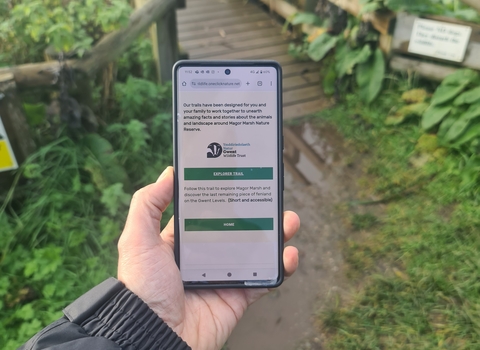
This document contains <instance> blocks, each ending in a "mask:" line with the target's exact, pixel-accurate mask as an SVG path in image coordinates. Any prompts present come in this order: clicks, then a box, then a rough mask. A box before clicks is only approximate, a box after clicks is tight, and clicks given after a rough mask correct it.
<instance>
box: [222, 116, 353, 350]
mask: <svg viewBox="0 0 480 350" xmlns="http://www.w3.org/2000/svg"><path fill="white" fill-rule="evenodd" d="M291 130H293V131H294V133H295V135H296V136H298V137H300V138H301V139H303V140H304V141H305V142H306V144H308V146H309V148H310V151H311V150H313V151H314V152H315V153H316V154H317V155H318V156H319V157H320V158H321V159H322V160H323V161H322V162H313V163H312V162H311V161H309V160H308V159H307V157H306V156H305V152H300V154H299V157H298V163H297V164H296V166H295V167H296V169H297V170H299V171H300V172H301V174H303V175H304V178H303V179H302V178H301V177H299V176H298V174H297V175H296V176H294V175H292V174H293V172H288V171H286V174H285V193H284V198H285V209H291V210H295V211H296V212H297V213H298V214H299V215H300V218H301V221H302V227H301V229H300V231H299V232H298V234H297V235H296V237H295V238H294V239H293V240H292V242H291V244H292V245H295V246H296V247H297V248H298V249H299V251H300V267H299V269H298V271H297V273H296V274H295V275H294V276H293V277H292V278H290V279H289V280H288V281H286V282H285V283H284V284H283V285H282V286H281V287H280V288H279V289H278V290H276V291H274V292H272V293H271V294H270V295H268V296H266V297H265V298H263V299H262V300H260V301H258V302H257V303H256V304H254V305H252V306H251V307H250V309H249V310H248V311H247V313H246V314H245V316H244V317H243V318H242V320H241V321H240V324H239V325H238V327H237V328H236V329H235V331H234V332H233V334H232V335H231V337H230V339H229V341H228V343H227V346H228V349H229V350H245V349H249V350H257V349H259V350H260V349H263V350H270V349H272V350H273V349H275V350H292V349H322V346H321V342H322V341H321V339H320V338H321V336H319V334H321V333H320V332H319V330H318V328H316V325H315V313H316V312H318V310H320V309H321V308H322V307H323V306H324V305H326V303H331V302H333V300H334V299H335V298H334V296H335V294H336V293H341V294H344V293H346V292H348V291H347V288H348V284H347V280H346V278H345V276H344V268H343V258H342V254H341V246H340V242H341V241H342V240H343V239H344V238H345V237H346V235H347V234H348V229H347V228H346V227H345V225H344V223H343V220H342V218H341V217H339V211H338V210H336V209H335V208H336V206H337V205H339V204H341V203H345V201H346V200H349V199H352V198H354V197H355V195H356V189H355V183H356V178H357V174H358V170H357V169H356V168H357V167H356V166H355V163H354V164H353V165H352V164H350V165H349V166H347V165H346V159H347V158H348V156H349V154H348V150H346V148H345V147H344V144H343V140H342V138H341V137H340V136H339V135H338V133H337V132H336V130H335V129H334V128H332V127H329V126H325V127H321V128H314V127H312V126H311V124H309V123H305V124H302V125H297V126H296V127H295V128H294V129H291ZM287 147H288V145H287ZM310 151H309V150H308V149H306V152H307V153H308V152H310ZM314 163H317V164H316V166H314ZM307 182H308V183H307Z"/></svg>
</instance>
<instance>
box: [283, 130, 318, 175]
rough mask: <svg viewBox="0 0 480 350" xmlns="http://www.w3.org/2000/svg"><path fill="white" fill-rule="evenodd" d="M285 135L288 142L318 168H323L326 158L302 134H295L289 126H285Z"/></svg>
mask: <svg viewBox="0 0 480 350" xmlns="http://www.w3.org/2000/svg"><path fill="white" fill-rule="evenodd" d="M283 136H284V138H285V142H286V143H290V144H291V145H293V146H294V147H295V148H296V149H298V150H299V151H300V152H301V153H303V155H304V156H305V157H307V159H308V160H309V161H310V162H311V163H312V164H313V165H314V166H315V168H317V169H322V168H323V166H324V164H325V160H324V159H322V158H321V157H320V156H319V155H318V154H317V153H316V152H315V151H314V150H313V148H312V147H310V145H309V144H308V143H306V142H305V140H304V139H302V138H301V137H300V136H298V135H297V134H295V133H294V132H293V131H292V130H290V129H289V128H283Z"/></svg>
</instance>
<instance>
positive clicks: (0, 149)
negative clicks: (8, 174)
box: [0, 117, 18, 171]
mask: <svg viewBox="0 0 480 350" xmlns="http://www.w3.org/2000/svg"><path fill="white" fill-rule="evenodd" d="M17 168H18V164H17V160H16V159H15V155H14V154H13V151H12V147H11V146H10V142H9V141H8V136H7V132H6V131H5V128H4V127H3V123H2V118H1V117H0V171H7V170H13V169H17Z"/></svg>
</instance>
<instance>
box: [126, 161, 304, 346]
mask: <svg viewBox="0 0 480 350" xmlns="http://www.w3.org/2000/svg"><path fill="white" fill-rule="evenodd" d="M172 196H173V168H172V167H168V168H167V169H165V171H164V172H163V173H162V175H160V177H159V178H158V180H157V182H156V183H154V184H151V185H149V186H146V187H144V188H142V189H140V190H139V191H137V192H136V193H135V195H134V196H133V199H132V203H131V206H130V212H129V214H128V218H127V222H126V224H125V229H124V230H123V233H122V236H121V237H120V240H119V242H118V251H119V261H118V279H119V280H120V281H122V282H123V283H124V284H125V285H126V287H127V288H128V289H130V290H131V291H132V292H133V293H135V294H136V295H138V296H139V297H140V298H141V299H142V300H143V301H145V302H146V303H147V304H148V306H149V307H150V308H151V309H152V310H153V311H154V312H155V313H156V314H157V315H158V316H159V317H161V318H162V319H163V321H164V322H166V323H167V324H168V325H169V326H170V327H171V328H172V329H173V330H174V331H175V332H176V333H177V334H178V335H179V336H180V337H181V338H182V339H183V340H185V341H186V342H187V344H188V345H190V347H192V349H195V350H197V349H199V350H204V349H205V350H206V349H220V348H221V347H222V346H223V344H224V343H225V342H226V341H227V338H228V336H229V335H230V333H231V332H232V330H233V328H234V327H235V325H236V324H237V322H238V321H239V320H240V318H241V317H242V315H243V313H244V312H245V310H246V309H247V306H249V305H250V304H252V303H253V302H254V301H256V300H257V299H259V298H260V297H261V296H263V295H265V294H267V293H268V289H216V290H215V289H208V290H207V289H203V290H187V291H184V289H183V284H182V279H181V276H180V271H179V269H178V267H177V265H176V263H175V259H174V254H173V220H172V219H170V222H169V223H168V225H167V226H166V227H165V228H164V229H163V231H162V232H161V234H159V232H160V220H161V218H162V212H163V211H165V209H166V208H167V207H168V205H169V204H170V201H171V200H172ZM283 220H284V231H285V241H288V240H289V239H290V238H292V237H293V235H294V234H295V233H296V231H297V230H298V228H299V226H300V219H299V218H298V216H297V214H295V213H294V212H288V211H287V212H285V214H284V218H283ZM283 259H284V265H285V275H286V276H290V275H291V274H293V273H294V272H295V270H296V268H297V266H298V251H297V249H296V248H295V247H286V248H285V250H284V252H283Z"/></svg>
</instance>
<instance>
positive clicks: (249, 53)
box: [192, 43, 288, 60]
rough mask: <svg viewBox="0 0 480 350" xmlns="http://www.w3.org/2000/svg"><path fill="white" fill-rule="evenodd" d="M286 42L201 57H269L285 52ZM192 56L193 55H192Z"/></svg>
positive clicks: (220, 58)
mask: <svg viewBox="0 0 480 350" xmlns="http://www.w3.org/2000/svg"><path fill="white" fill-rule="evenodd" d="M287 50H288V45H287V44H284V43H282V44H279V45H275V46H268V47H262V48H259V49H251V50H249V49H247V50H242V49H240V50H231V51H230V52H228V53H225V54H221V55H205V56H203V58H207V57H215V59H218V60H230V59H260V58H269V57H271V56H272V55H276V54H282V53H285V52H287ZM192 57H193V55H192Z"/></svg>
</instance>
